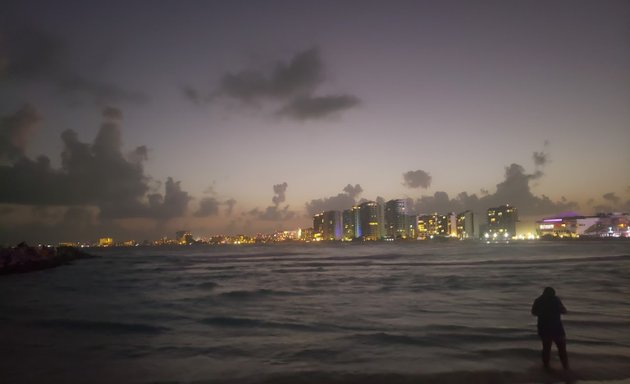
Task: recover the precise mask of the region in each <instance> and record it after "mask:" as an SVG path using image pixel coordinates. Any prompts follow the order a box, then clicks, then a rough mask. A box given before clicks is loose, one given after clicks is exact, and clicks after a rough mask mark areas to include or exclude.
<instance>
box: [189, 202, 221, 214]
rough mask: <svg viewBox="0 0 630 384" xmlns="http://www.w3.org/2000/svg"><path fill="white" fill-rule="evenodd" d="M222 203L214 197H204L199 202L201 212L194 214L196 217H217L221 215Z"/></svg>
mask: <svg viewBox="0 0 630 384" xmlns="http://www.w3.org/2000/svg"><path fill="white" fill-rule="evenodd" d="M220 205H221V203H220V202H219V200H217V199H216V198H214V197H204V198H203V199H201V201H200V202H199V210H198V211H197V212H195V213H194V215H195V216H196V217H208V216H216V215H218V214H219V206H220Z"/></svg>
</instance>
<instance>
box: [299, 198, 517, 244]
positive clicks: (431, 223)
mask: <svg viewBox="0 0 630 384" xmlns="http://www.w3.org/2000/svg"><path fill="white" fill-rule="evenodd" d="M476 220H478V219H477V218H476V217H475V214H474V212H472V211H464V212H461V213H458V214H455V213H454V212H450V213H447V214H438V213H434V214H423V215H415V214H413V213H411V212H410V209H409V207H408V206H407V202H406V200H402V199H394V200H390V201H388V202H386V203H385V204H379V203H378V202H374V201H366V202H364V203H361V204H359V205H356V206H354V207H352V208H349V209H346V210H344V211H325V212H321V213H318V214H316V215H315V216H313V228H312V234H311V236H312V239H311V240H314V241H320V240H326V241H331V240H343V241H352V240H364V241H375V240H397V239H421V240H422V239H428V238H430V239H433V238H436V237H437V238H458V239H462V240H464V239H475V238H479V237H480V234H483V235H484V236H486V237H490V238H494V239H497V238H500V239H511V238H512V237H514V236H515V235H516V223H517V222H518V211H517V210H516V208H514V207H512V206H510V205H502V206H500V207H495V208H489V209H488V211H487V223H484V224H479V223H477V222H476ZM307 235H308V234H307Z"/></svg>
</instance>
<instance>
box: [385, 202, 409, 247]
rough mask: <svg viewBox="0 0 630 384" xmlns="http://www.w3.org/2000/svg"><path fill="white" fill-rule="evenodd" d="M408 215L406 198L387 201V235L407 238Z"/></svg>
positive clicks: (395, 237) (393, 237) (392, 237)
mask: <svg viewBox="0 0 630 384" xmlns="http://www.w3.org/2000/svg"><path fill="white" fill-rule="evenodd" d="M406 215H407V203H406V202H405V200H402V199H397V200H390V201H388V202H387V203H385V236H387V237H388V238H391V239H398V238H406V237H407V228H406V225H405V224H406V223H405V221H406V220H405V218H406V217H405V216H406Z"/></svg>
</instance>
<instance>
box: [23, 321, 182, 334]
mask: <svg viewBox="0 0 630 384" xmlns="http://www.w3.org/2000/svg"><path fill="white" fill-rule="evenodd" d="M35 323H36V324H37V325H42V326H46V327H53V328H60V329H67V330H71V331H90V332H103V333H144V334H158V333H162V332H165V331H169V330H170V328H167V327H162V326H156V325H149V324H141V323H119V322H113V321H93V320H71V319H51V320H40V321H36V322H35Z"/></svg>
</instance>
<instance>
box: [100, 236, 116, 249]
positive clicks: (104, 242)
mask: <svg viewBox="0 0 630 384" xmlns="http://www.w3.org/2000/svg"><path fill="white" fill-rule="evenodd" d="M112 245H114V239H112V238H111V237H101V238H100V239H98V246H99V247H111V246H112Z"/></svg>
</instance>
